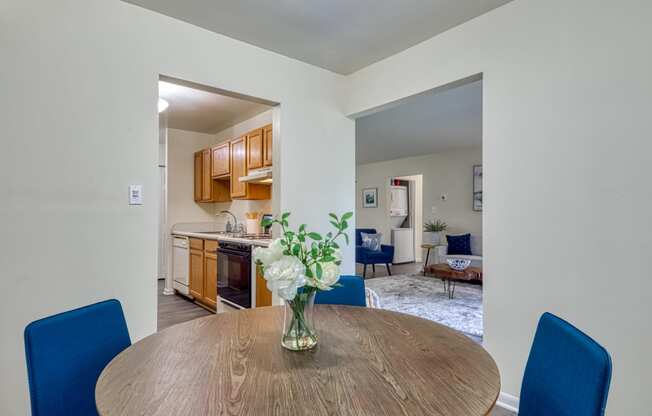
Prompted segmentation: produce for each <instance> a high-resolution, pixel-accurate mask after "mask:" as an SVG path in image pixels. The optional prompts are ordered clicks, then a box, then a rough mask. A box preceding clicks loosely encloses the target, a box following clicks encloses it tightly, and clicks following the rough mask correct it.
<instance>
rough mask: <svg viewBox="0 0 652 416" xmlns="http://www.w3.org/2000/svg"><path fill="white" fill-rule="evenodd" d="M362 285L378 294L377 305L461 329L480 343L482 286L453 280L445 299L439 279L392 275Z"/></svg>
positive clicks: (367, 281)
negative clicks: (451, 293)
mask: <svg viewBox="0 0 652 416" xmlns="http://www.w3.org/2000/svg"><path fill="white" fill-rule="evenodd" d="M365 285H366V286H367V287H369V288H370V289H372V290H373V291H374V292H376V293H377V294H378V297H379V298H380V308H382V309H389V310H392V311H396V312H403V313H407V314H410V315H416V316H419V317H421V318H425V319H430V320H431V321H435V322H439V323H440V324H443V325H446V326H449V327H451V328H454V329H457V330H458V331H461V332H464V333H465V334H467V335H468V336H469V337H470V338H472V339H474V340H475V341H478V342H482V334H483V332H482V286H480V285H472V284H469V283H460V282H457V285H456V287H455V297H454V299H448V295H447V294H446V292H445V291H444V284H443V283H442V281H441V280H440V279H435V278H433V277H425V276H407V275H395V276H388V277H378V278H374V279H368V280H366V281H365Z"/></svg>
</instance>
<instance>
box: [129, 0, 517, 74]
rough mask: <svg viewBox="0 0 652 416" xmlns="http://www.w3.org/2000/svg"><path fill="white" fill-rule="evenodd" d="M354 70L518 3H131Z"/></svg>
mask: <svg viewBox="0 0 652 416" xmlns="http://www.w3.org/2000/svg"><path fill="white" fill-rule="evenodd" d="M125 1H127V2H128V3H133V4H136V5H139V6H142V7H144V8H147V9H150V10H154V11H156V12H159V13H162V14H165V15H167V16H171V17H174V18H177V19H180V20H183V21H186V22H189V23H192V24H194V25H197V26H200V27H203V28H205V29H208V30H211V31H213V32H216V33H221V34H223V35H226V36H229V37H231V38H234V39H238V40H241V41H244V42H247V43H250V44H252V45H256V46H259V47H261V48H264V49H268V50H271V51H274V52H278V53H280V54H282V55H286V56H289V57H291V58H295V59H298V60H300V61H304V62H308V63H311V64H313V65H317V66H320V67H322V68H326V69H330V70H332V71H334V72H339V73H342V74H349V73H351V72H355V71H357V70H358V69H361V68H364V67H365V66H367V65H369V64H372V63H374V62H377V61H380V60H382V59H384V58H386V57H388V56H391V55H394V54H395V53H397V52H400V51H402V50H404V49H407V48H409V47H410V46H413V45H416V44H417V43H419V42H422V41H424V40H426V39H430V38H431V37H433V36H435V35H437V34H439V33H441V32H444V31H446V30H448V29H450V28H452V27H454V26H457V25H459V24H461V23H464V22H466V21H467V20H470V19H473V18H474V17H477V16H479V15H481V14H484V13H486V12H488V11H489V10H492V9H494V8H496V7H499V6H501V5H503V4H505V3H508V2H509V1H511V0H310V1H305V0H276V1H262V0H237V1H215V0H185V1H180V0H125Z"/></svg>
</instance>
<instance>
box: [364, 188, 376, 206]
mask: <svg viewBox="0 0 652 416" xmlns="http://www.w3.org/2000/svg"><path fill="white" fill-rule="evenodd" d="M362 207H363V208H378V188H367V189H363V190H362Z"/></svg>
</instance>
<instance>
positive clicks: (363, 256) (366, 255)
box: [355, 228, 394, 279]
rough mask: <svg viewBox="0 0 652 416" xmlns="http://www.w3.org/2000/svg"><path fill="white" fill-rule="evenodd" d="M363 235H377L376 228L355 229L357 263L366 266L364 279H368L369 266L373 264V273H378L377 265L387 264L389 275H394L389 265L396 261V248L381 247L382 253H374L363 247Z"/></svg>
mask: <svg viewBox="0 0 652 416" xmlns="http://www.w3.org/2000/svg"><path fill="white" fill-rule="evenodd" d="M362 233H365V234H375V233H376V229H375V228H356V229H355V262H356V263H360V264H363V265H364V269H363V271H362V278H363V279H364V278H365V277H367V265H368V264H371V268H372V271H373V273H374V274H375V273H376V264H383V263H384V264H385V267H387V274H389V275H390V276H391V275H392V269H390V267H389V264H390V263H391V262H392V261H393V260H394V246H388V245H385V244H383V245H381V246H380V251H372V250H369V249H366V248H364V247H362Z"/></svg>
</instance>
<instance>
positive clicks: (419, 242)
mask: <svg viewBox="0 0 652 416" xmlns="http://www.w3.org/2000/svg"><path fill="white" fill-rule="evenodd" d="M482 82H483V81H482V78H481V76H477V77H472V78H469V79H466V80H462V81H459V82H455V83H453V84H450V85H447V86H445V87H442V88H436V89H433V90H429V91H426V92H423V93H420V94H417V95H414V96H411V97H408V98H405V99H403V100H400V101H399V102H396V103H392V104H389V105H386V106H383V108H380V109H376V110H375V111H370V112H366V113H364V114H362V115H361V116H359V117H358V118H356V191H357V193H358V195H357V199H358V201H359V202H358V203H357V209H356V226H357V227H359V228H361V229H364V230H366V232H367V233H369V230H373V233H375V234H376V235H375V236H374V237H375V238H380V239H381V242H382V244H383V245H386V246H389V247H391V250H390V251H391V253H392V255H393V258H392V264H393V266H392V273H391V275H389V273H386V272H385V271H384V269H383V268H379V270H378V272H377V273H372V274H371V275H369V274H367V276H366V286H367V287H368V288H370V289H371V290H372V291H374V292H375V293H376V294H377V295H378V299H379V304H380V307H381V308H386V309H391V310H396V311H399V312H404V313H408V314H413V315H417V316H420V317H422V318H425V319H430V320H433V321H437V322H439V323H442V324H444V325H448V326H450V327H452V328H454V329H457V330H460V331H462V332H464V333H465V334H467V335H468V336H469V337H471V338H473V339H474V340H476V341H478V342H481V341H482V337H483V324H482V321H483V319H482V312H483V305H482V288H483V286H482V282H483V273H482V262H483V257H482V222H483V218H482V203H483V193H482V192H483V190H482ZM375 189H378V191H379V192H377V193H376V194H377V196H376V199H374V198H373V195H374V190H375ZM369 195H371V196H372V197H371V200H373V201H372V202H373V203H369V202H370V201H369V200H368V197H369ZM367 238H369V237H367ZM362 240H363V238H360V239H359V242H360V243H361V244H362V247H361V250H362V251H364V250H366V249H367V248H368V247H366V246H364V241H362ZM368 258H372V259H373V258H374V255H370V256H366V257H363V258H361V259H356V262H357V263H358V265H357V268H358V270H357V271H358V273H359V274H360V275H362V274H364V268H365V265H364V263H365V262H367V260H366V259H368ZM372 261H373V260H372ZM426 262H427V263H426Z"/></svg>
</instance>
